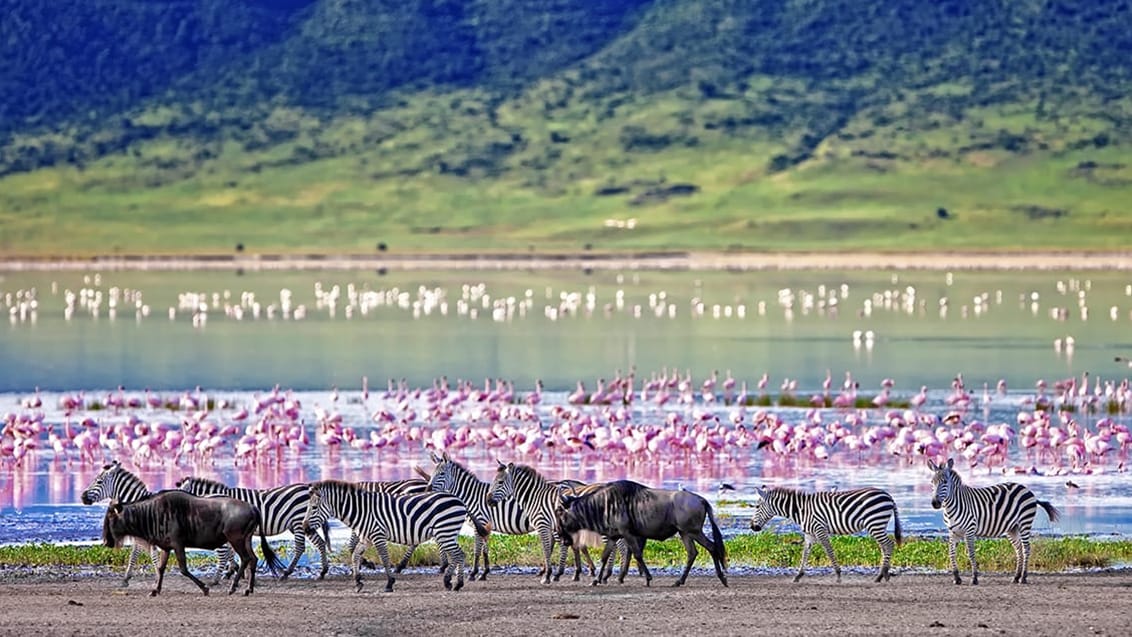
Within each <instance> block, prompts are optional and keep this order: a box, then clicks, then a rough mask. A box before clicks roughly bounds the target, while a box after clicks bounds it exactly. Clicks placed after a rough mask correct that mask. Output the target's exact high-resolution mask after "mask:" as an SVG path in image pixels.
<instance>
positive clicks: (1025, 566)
mask: <svg viewBox="0 0 1132 637" xmlns="http://www.w3.org/2000/svg"><path fill="white" fill-rule="evenodd" d="M1021 538H1022V539H1021V542H1022V579H1021V580H1019V583H1021V584H1025V583H1027V582H1026V576H1027V575H1028V574H1029V572H1030V534H1029V533H1028V532H1026V531H1023V532H1022V533H1021Z"/></svg>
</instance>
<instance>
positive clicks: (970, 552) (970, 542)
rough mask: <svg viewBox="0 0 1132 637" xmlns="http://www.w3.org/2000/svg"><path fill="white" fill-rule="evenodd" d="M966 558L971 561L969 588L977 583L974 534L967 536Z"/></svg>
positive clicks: (977, 571) (977, 567) (977, 568)
mask: <svg viewBox="0 0 1132 637" xmlns="http://www.w3.org/2000/svg"><path fill="white" fill-rule="evenodd" d="M967 558H968V559H970V560H971V586H975V585H977V584H978V583H979V564H978V563H977V562H975V534H974V533H968V534H967Z"/></svg>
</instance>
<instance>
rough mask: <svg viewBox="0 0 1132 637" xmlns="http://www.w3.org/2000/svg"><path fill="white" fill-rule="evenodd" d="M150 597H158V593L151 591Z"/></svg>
mask: <svg viewBox="0 0 1132 637" xmlns="http://www.w3.org/2000/svg"><path fill="white" fill-rule="evenodd" d="M149 596H150V597H157V591H156V590H152V591H150V592H149Z"/></svg>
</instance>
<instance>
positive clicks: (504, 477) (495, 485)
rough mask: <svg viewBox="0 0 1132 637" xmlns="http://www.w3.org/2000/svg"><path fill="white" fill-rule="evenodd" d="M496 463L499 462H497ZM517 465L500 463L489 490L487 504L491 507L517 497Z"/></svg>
mask: <svg viewBox="0 0 1132 637" xmlns="http://www.w3.org/2000/svg"><path fill="white" fill-rule="evenodd" d="M496 462H499V461H498V460H496ZM514 469H515V463H513V462H508V463H507V464H503V463H502V462H499V468H498V469H496V470H495V478H494V479H492V481H491V486H490V487H488V489H487V503H488V505H490V506H495V505H496V504H498V503H500V502H502V501H504V500H509V499H511V498H514V497H515V472H514Z"/></svg>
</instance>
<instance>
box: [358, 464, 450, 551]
mask: <svg viewBox="0 0 1132 637" xmlns="http://www.w3.org/2000/svg"><path fill="white" fill-rule="evenodd" d="M354 484H356V485H358V486H359V487H361V488H363V489H365V490H366V491H373V492H375V493H389V494H391V495H411V494H414V493H428V482H426V481H425V480H422V479H420V478H406V479H404V480H382V481H362V482H355V483H354ZM358 540H359V538H358V534H357V532H356V531H353V530H351V531H350V539H349V540H348V541H347V542H346V554H347V555H353V554H354V549H356V548H357V547H358ZM416 549H417V547H416V546H410V547H409V549H408V550H407V551H405V556H404V557H402V558H401V561H400V562H398V563H397V566H396V567H395V568H394V569H393V572H394V573H400V572H401V571H403V570H405V567H406V566H408V565H409V559H410V558H411V557H413V551H415V550H416ZM362 566H363V567H365V568H369V569H375V568H377V564H374V563H373V562H371V561H369V560H366V559H363V560H362ZM446 567H447V564H445V563H444V562H443V560H442V561H441V564H440V568H441V571H442V572H443V571H444V569H445V568H446Z"/></svg>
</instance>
